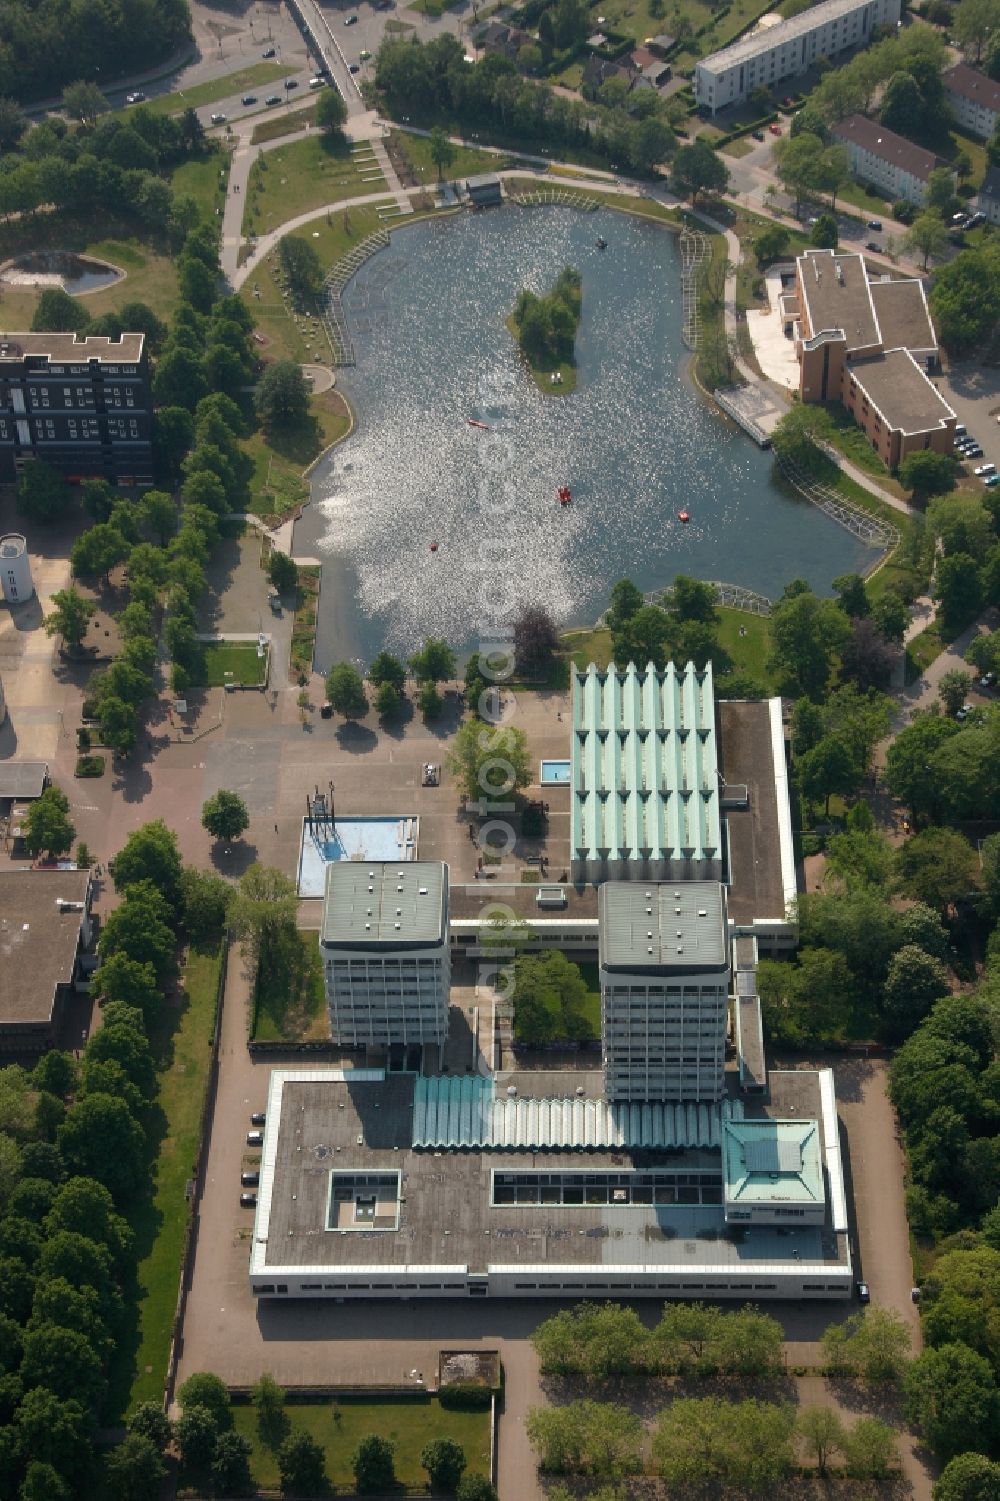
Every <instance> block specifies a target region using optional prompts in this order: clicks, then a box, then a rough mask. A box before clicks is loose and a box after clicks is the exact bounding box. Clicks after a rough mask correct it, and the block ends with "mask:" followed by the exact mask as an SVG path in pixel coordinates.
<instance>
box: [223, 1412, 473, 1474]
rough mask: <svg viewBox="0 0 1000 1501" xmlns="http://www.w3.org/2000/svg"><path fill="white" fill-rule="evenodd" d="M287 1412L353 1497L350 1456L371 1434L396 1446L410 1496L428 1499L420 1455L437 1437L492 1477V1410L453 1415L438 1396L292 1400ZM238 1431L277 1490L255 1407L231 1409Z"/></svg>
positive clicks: (273, 1462) (271, 1459)
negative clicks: (323, 1453) (319, 1448)
mask: <svg viewBox="0 0 1000 1501" xmlns="http://www.w3.org/2000/svg"><path fill="white" fill-rule="evenodd" d="M285 1412H286V1414H287V1417H288V1421H289V1426H290V1427H291V1428H293V1429H305V1431H306V1432H307V1433H311V1434H312V1435H313V1437H314V1438H316V1439H318V1441H319V1442H320V1443H321V1444H322V1445H323V1447H324V1449H325V1450H326V1469H327V1474H328V1476H329V1478H330V1480H331V1481H332V1482H333V1484H334V1485H335V1486H337V1487H338V1488H339V1487H343V1488H345V1489H346V1490H348V1491H349V1492H350V1493H351V1494H352V1495H353V1494H354V1473H353V1471H352V1470H351V1456H352V1455H353V1453H354V1450H355V1449H356V1448H357V1445H358V1443H359V1442H360V1441H361V1439H363V1438H364V1437H365V1436H366V1435H367V1434H369V1433H377V1434H379V1435H380V1436H381V1437H383V1438H388V1439H391V1440H392V1442H393V1443H394V1444H395V1446H396V1448H395V1456H394V1458H395V1466H396V1476H397V1479H398V1480H399V1482H400V1485H401V1487H402V1488H403V1489H404V1490H405V1491H406V1492H416V1493H418V1494H420V1495H423V1496H426V1495H427V1472H426V1470H424V1469H422V1468H421V1465H420V1453H421V1450H422V1449H423V1447H424V1445H425V1444H426V1443H428V1442H429V1441H430V1440H431V1439H434V1438H453V1439H455V1440H456V1441H457V1442H458V1443H460V1444H461V1445H462V1448H463V1449H464V1450H465V1457H466V1461H467V1465H468V1468H467V1470H466V1474H472V1475H488V1474H489V1464H490V1454H489V1448H490V1415H489V1413H488V1412H454V1411H449V1410H448V1409H446V1408H444V1407H442V1406H441V1404H440V1403H439V1402H438V1400H437V1398H436V1397H428V1396H417V1395H414V1396H412V1397H403V1396H400V1397H359V1398H353V1397H338V1398H336V1399H335V1400H334V1401H332V1402H290V1403H288V1404H286V1407H285ZM233 1420H234V1425H235V1428H236V1431H237V1433H242V1434H243V1435H244V1437H245V1438H248V1439H249V1440H250V1442H251V1443H252V1444H253V1458H252V1461H251V1463H252V1465H253V1472H254V1475H255V1477H256V1480H257V1484H258V1485H259V1486H260V1487H261V1488H262V1489H267V1490H276V1489H277V1487H278V1484H279V1480H280V1476H279V1474H278V1466H277V1461H276V1457H275V1455H274V1453H273V1451H272V1450H270V1449H268V1448H267V1446H266V1445H265V1444H264V1443H263V1441H262V1440H261V1439H260V1438H259V1436H258V1434H257V1420H256V1414H255V1412H254V1409H253V1408H252V1407H250V1406H243V1405H239V1406H236V1407H234V1408H233Z"/></svg>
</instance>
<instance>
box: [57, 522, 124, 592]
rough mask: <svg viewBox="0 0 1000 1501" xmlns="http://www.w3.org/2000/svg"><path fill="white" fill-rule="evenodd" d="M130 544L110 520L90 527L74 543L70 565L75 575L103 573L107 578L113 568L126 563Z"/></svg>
mask: <svg viewBox="0 0 1000 1501" xmlns="http://www.w3.org/2000/svg"><path fill="white" fill-rule="evenodd" d="M128 555H129V545H128V543H127V542H126V540H125V538H124V537H123V536H122V534H121V532H120V531H119V530H118V528H117V527H116V526H112V524H111V523H110V522H109V521H104V522H98V524H97V525H96V526H92V527H90V528H88V530H87V531H85V532H83V533H82V534H81V535H80V536H79V537H77V539H76V541H75V542H74V543H73V546H72V549H71V551H70V555H69V556H70V566H71V567H72V569H73V573H74V574H75V575H80V574H81V573H83V574H92V575H93V574H98V573H102V574H103V575H104V577H105V579H107V578H108V577H109V576H110V573H111V570H112V568H114V567H116V566H117V565H118V564H119V563H124V561H125V559H126V558H127V557H128Z"/></svg>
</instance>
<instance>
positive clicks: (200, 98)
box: [145, 62, 285, 115]
mask: <svg viewBox="0 0 1000 1501" xmlns="http://www.w3.org/2000/svg"><path fill="white" fill-rule="evenodd" d="M284 75H285V69H284V68H283V67H282V65H281V63H274V62H271V63H252V64H251V66H250V67H249V68H240V70H239V71H238V72H237V73H225V74H223V76H222V77H221V78H210V79H208V80H207V82H205V83H196V84H194V85H193V86H192V87H191V88H189V89H178V90H177V92H176V93H174V94H158V95H157V97H156V98H155V99H147V100H146V106H145V107H146V109H148V110H149V111H150V113H151V114H154V115H179V114H181V113H182V112H183V111H184V110H186V109H189V108H190V109H200V108H201V106H202V105H203V104H214V103H215V101H216V99H228V98H230V96H231V95H233V94H243V93H245V92H246V91H247V90H248V89H255V88H261V87H262V86H263V85H264V84H266V83H271V82H272V81H273V80H274V79H275V78H283V77H284Z"/></svg>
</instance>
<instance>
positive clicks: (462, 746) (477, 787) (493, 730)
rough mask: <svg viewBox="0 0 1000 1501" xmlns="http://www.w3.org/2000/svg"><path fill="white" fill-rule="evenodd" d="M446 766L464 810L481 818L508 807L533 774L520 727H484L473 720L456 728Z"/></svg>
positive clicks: (526, 741)
mask: <svg viewBox="0 0 1000 1501" xmlns="http://www.w3.org/2000/svg"><path fill="white" fill-rule="evenodd" d="M447 766H448V770H449V771H450V772H451V774H452V776H453V777H454V778H455V780H456V781H457V783H458V787H459V791H460V793H461V795H462V798H463V800H464V802H465V804H466V811H468V812H473V811H478V812H479V814H480V816H481V817H485V816H486V815H487V813H489V812H492V811H494V809H496V810H497V811H501V810H502V809H504V808H508V809H509V807H510V804H509V802H508V801H507V800H508V799H509V798H510V796H511V794H512V793H515V792H517V791H518V790H519V789H520V788H522V787H527V786H528V785H529V784H530V782H531V780H532V777H533V775H534V768H533V764H532V762H531V761H530V760H529V757H528V737H527V736H526V735H525V733H524V731H523V730H519V729H514V728H512V727H511V726H509V725H508V726H506V727H504V728H502V729H500V728H497V727H492V726H491V727H490V728H486V727H484V725H483V724H482V723H481V722H479V721H477V720H474V719H468V720H466V721H465V723H464V724H462V725H461V726H460V727H459V730H458V732H457V734H456V735H455V738H454V740H453V741H452V746H451V750H450V751H449V752H448V757H447Z"/></svg>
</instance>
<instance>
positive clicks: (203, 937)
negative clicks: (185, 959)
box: [181, 869, 233, 948]
mask: <svg viewBox="0 0 1000 1501" xmlns="http://www.w3.org/2000/svg"><path fill="white" fill-rule="evenodd" d="M181 891H182V908H181V916H182V921H183V924H184V931H185V933H186V934H187V936H188V939H189V941H190V942H191V944H192V945H193V946H194V947H195V948H212V947H214V946H215V945H217V944H218V942H219V940H220V939H221V937H222V930H223V928H224V927H225V925H226V917H227V915H228V912H229V903H230V902H231V900H232V896H233V888H232V887H231V886H230V884H229V882H228V881H224V880H223V879H222V877H221V876H215V875H211V874H209V873H208V872H207V871H202V870H191V869H186V870H184V871H183V872H182V874H181Z"/></svg>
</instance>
